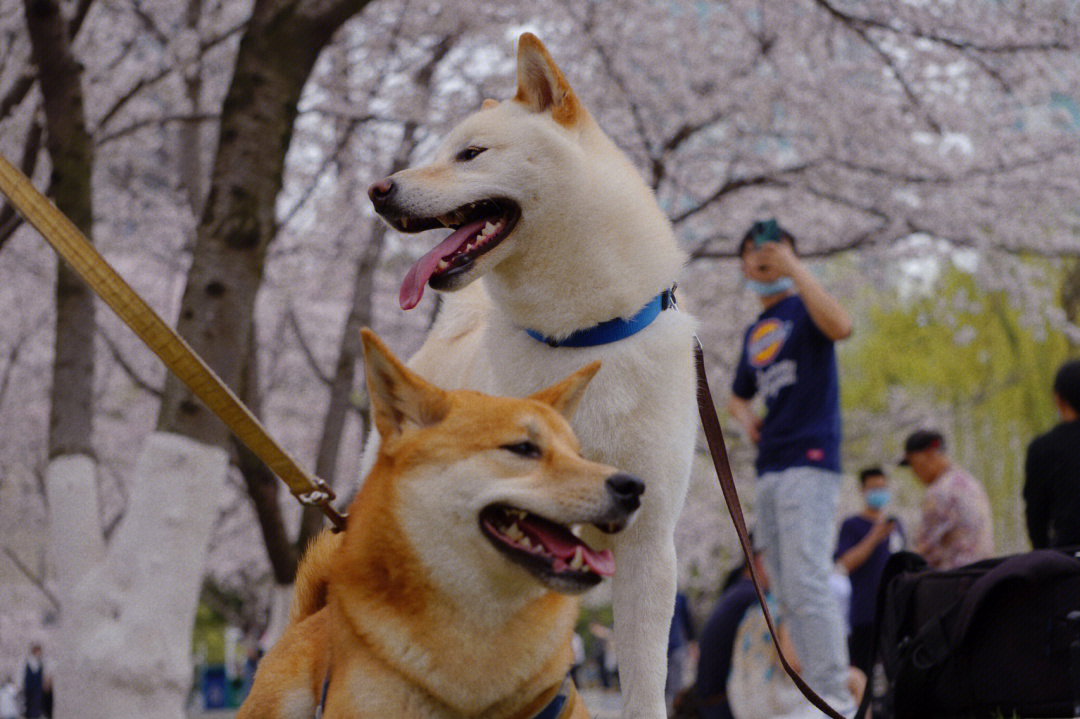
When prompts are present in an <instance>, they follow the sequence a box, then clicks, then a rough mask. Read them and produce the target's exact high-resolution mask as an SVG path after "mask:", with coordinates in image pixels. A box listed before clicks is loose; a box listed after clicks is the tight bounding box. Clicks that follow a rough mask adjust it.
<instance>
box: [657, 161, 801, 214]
mask: <svg viewBox="0 0 1080 719" xmlns="http://www.w3.org/2000/svg"><path fill="white" fill-rule="evenodd" d="M820 164H821V162H820V161H818V160H811V161H809V162H804V163H803V164H801V165H793V166H791V167H789V168H786V169H781V170H777V171H775V172H767V173H762V174H760V175H749V176H747V177H740V178H738V179H735V180H732V179H728V180H725V181H724V183H723V184H722V185H720V187H718V188H716V190H715V191H713V192H712V194H710V195H708V196H707V197H706V198H705V199H703V200H702V201H701V202H699V203H698V204H697V205H695V206H694V207H691V208H690V209H688V210H684V211H683V212H680V213H679V214H677V215H674V216H673V217H672V218H671V224H673V225H678V224H680V223H682V222H686V221H687V220H688V219H690V218H691V217H693V216H694V215H696V214H698V213H699V212H702V211H704V210H706V209H707V208H708V207H709V206H710V205H712V204H713V203H715V202H717V201H719V200H720V199H722V198H723V197H724V196H725V195H730V194H731V193H733V192H738V191H739V190H744V189H746V188H748V187H768V186H787V185H788V184H789V183H788V181H787V178H788V177H791V176H794V175H799V174H801V173H803V172H806V171H807V170H810V169H812V168H814V167H817V166H818V165H820Z"/></svg>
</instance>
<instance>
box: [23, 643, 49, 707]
mask: <svg viewBox="0 0 1080 719" xmlns="http://www.w3.org/2000/svg"><path fill="white" fill-rule="evenodd" d="M44 693H45V660H44V659H43V658H42V652H41V645H40V644H38V643H37V642H35V643H33V644H31V645H30V655H29V656H28V657H27V658H26V664H25V665H24V666H23V683H22V694H23V706H24V711H23V715H24V716H25V717H26V719H39V717H41V716H42V714H43V708H42V704H43V696H44Z"/></svg>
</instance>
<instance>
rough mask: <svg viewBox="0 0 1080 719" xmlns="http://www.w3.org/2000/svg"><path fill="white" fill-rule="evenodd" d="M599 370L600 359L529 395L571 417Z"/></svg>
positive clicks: (568, 417)
mask: <svg viewBox="0 0 1080 719" xmlns="http://www.w3.org/2000/svg"><path fill="white" fill-rule="evenodd" d="M599 371H600V360H596V361H594V362H590V363H589V364H587V365H585V366H584V367H582V368H581V369H579V370H578V371H577V372H575V373H574V374H572V375H570V376H569V377H567V378H566V379H564V380H563V381H562V382H559V383H558V384H553V385H551V386H550V387H548V388H547V389H542V390H540V391H539V392H537V393H535V394H532V395H529V398H530V399H535V400H539V401H540V402H544V403H546V404H550V405H551V406H552V407H554V408H555V409H556V410H557V411H558V412H559V414H561V415H562V416H563V417H566V418H567V419H570V418H571V417H573V416H574V410H576V409H577V406H578V403H579V402H580V401H581V398H582V396H583V395H584V394H585V388H586V387H588V386H589V381H590V380H591V379H592V378H593V377H594V376H595V375H596V373H597V372H599Z"/></svg>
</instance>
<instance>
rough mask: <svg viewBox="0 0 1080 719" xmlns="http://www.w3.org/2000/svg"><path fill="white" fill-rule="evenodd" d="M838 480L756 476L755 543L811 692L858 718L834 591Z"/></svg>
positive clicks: (820, 473) (829, 475)
mask: <svg viewBox="0 0 1080 719" xmlns="http://www.w3.org/2000/svg"><path fill="white" fill-rule="evenodd" d="M839 489H840V475H839V474H837V473H835V472H829V471H825V470H821V469H817V468H814V467H792V468H790V469H786V470H784V471H782V472H767V473H765V474H763V475H761V476H760V477H759V478H758V483H757V497H756V500H755V503H754V509H755V511H756V514H757V524H756V527H755V530H754V540H755V542H756V543H758V544H760V546H761V548H762V550H763V551H764V553H765V568H766V571H767V572H768V573H769V581H770V589H771V591H772V593H773V594H774V595H775V596H776V598H777V600H778V602H779V607H780V611H779V612H778V613H779V615H780V617H779V619H780V621H783V622H785V623H786V624H787V626H788V631H789V632H790V633H791V639H792V642H793V643H794V644H795V651H796V652H797V653H798V657H799V661H800V662H801V663H802V676H803V679H805V680H806V683H807V684H809V685H810V688H811V689H813V690H814V691H816V692H817V693H818V694H820V695H821V697H822V698H823V699H825V700H826V701H828V702H829V703H830V704H832V705H833V707H834V708H835V709H836V710H837V711H839V712H840V713H842V714H844V715H847V716H851V715H854V713H855V700H854V697H852V696H851V693H850V692H849V691H848V689H847V674H848V652H847V642H846V638H845V637H844V624H843V618H842V617H841V615H840V607H839V605H838V604H837V602H836V599H835V598H834V597H833V595H832V592H831V591H830V590H829V572H830V571H831V569H832V565H833V562H832V552H833V548H834V546H835V544H836V528H835V515H836V496H837V493H838V492H839Z"/></svg>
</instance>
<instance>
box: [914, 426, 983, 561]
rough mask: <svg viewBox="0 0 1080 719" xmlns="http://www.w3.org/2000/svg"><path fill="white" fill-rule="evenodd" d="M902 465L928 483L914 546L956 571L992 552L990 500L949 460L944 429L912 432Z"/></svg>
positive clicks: (975, 483) (925, 556) (979, 486)
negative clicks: (940, 430) (942, 433)
mask: <svg viewBox="0 0 1080 719" xmlns="http://www.w3.org/2000/svg"><path fill="white" fill-rule="evenodd" d="M900 465H901V466H908V467H910V468H911V471H912V473H914V474H915V476H916V477H917V478H918V479H919V481H920V482H922V483H923V484H925V485H926V486H927V487H928V489H927V490H926V494H925V495H924V496H923V501H922V516H921V518H920V521H919V528H918V532H917V533H916V535H915V542H914V549H915V551H916V552H918V553H919V554H921V555H922V556H923V558H925V559H926V561H927V563H928V564H929V565H930V566H931V567H933V568H934V569H953V568H955V567H959V566H963V565H965V564H971V563H972V562H977V561H979V560H980V559H986V558H987V557H991V556H993V554H994V525H993V521H992V520H991V516H990V499H989V498H988V497H987V496H986V490H984V489H983V488H982V485H981V484H979V482H978V481H977V480H976V479H975V478H974V477H972V476H971V475H970V474H968V473H967V472H965V471H964V470H963V469H961V468H960V467H957V466H955V465H954V464H953V462H952V460H951V459H949V456H948V455H947V454H946V453H945V438H944V437H943V436H942V435H941V434H940V433H939V432H936V431H934V430H926V429H920V430H918V431H916V432H912V433H911V434H910V435H909V436H908V438H907V440H906V441H905V442H904V457H903V459H901V460H900Z"/></svg>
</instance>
